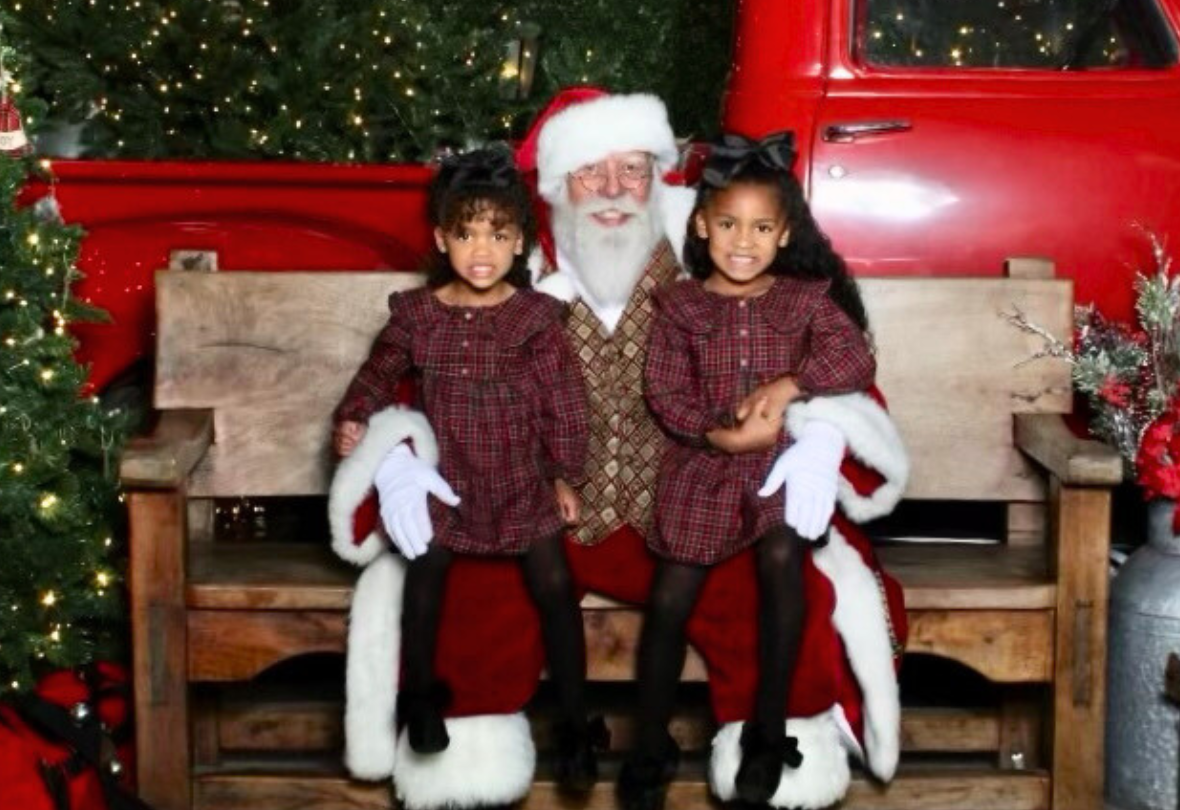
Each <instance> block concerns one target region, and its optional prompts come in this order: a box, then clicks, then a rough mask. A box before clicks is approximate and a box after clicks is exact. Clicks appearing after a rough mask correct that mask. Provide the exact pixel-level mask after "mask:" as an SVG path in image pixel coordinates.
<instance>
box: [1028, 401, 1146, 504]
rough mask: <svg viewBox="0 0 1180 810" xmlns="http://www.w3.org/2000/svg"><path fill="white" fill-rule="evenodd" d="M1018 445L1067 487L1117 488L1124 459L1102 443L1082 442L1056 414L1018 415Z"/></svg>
mask: <svg viewBox="0 0 1180 810" xmlns="http://www.w3.org/2000/svg"><path fill="white" fill-rule="evenodd" d="M1016 446H1017V447H1019V448H1020V449H1021V450H1022V451H1023V452H1024V453H1025V454H1027V455H1028V456H1029V458H1032V459H1034V460H1035V461H1036V462H1037V463H1038V464H1040V465H1041V466H1042V467H1044V468H1045V469H1046V470H1048V471H1049V472H1050V473H1052V474H1053V475H1055V476H1057V478H1059V479H1061V482H1062V483H1064V484H1074V485H1079V486H1115V485H1116V484H1120V483H1122V480H1123V459H1122V456H1120V455H1119V454H1118V451H1116V450H1115V449H1114V448H1113V447H1110V446H1109V445H1105V444H1103V443H1102V442H1096V441H1090V440H1087V439H1079V438H1078V437H1077V436H1074V435H1073V433H1072V432H1071V431H1070V429H1069V427H1068V426H1067V425H1066V424H1065V420H1063V419H1062V418H1061V417H1059V416H1058V415H1056V414H1047V413H1024V414H1017V415H1016Z"/></svg>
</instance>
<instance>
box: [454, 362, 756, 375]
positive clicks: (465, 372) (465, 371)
mask: <svg viewBox="0 0 1180 810" xmlns="http://www.w3.org/2000/svg"><path fill="white" fill-rule="evenodd" d="M745 364H746V363H745V361H744V360H743V361H742V365H745ZM459 373H460V374H462V375H463V376H464V377H466V376H467V369H461V370H460V371H459Z"/></svg>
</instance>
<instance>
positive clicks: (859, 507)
mask: <svg viewBox="0 0 1180 810" xmlns="http://www.w3.org/2000/svg"><path fill="white" fill-rule="evenodd" d="M811 419H818V420H821V421H824V422H828V423H829V424H832V425H834V426H835V427H837V428H839V430H840V432H841V433H843V434H844V438H845V440H846V441H847V442H848V449H849V450H850V451H851V452H852V455H853V456H854V457H856V458H857V459H858V460H860V461H861V462H863V463H865V464H867V465H868V466H870V467H872V468H873V469H874V470H876V471H877V472H879V473H881V475H883V476H884V477H885V483H884V484H882V485H881V486H879V487H877V489H875V490H874V491H873V493H872V494H871V495H869V496H867V497H866V496H863V495H858V494H857V492H856V490H855V489H853V487H852V485H851V484H850V483H848V480H847V479H844V478H841V479H840V483H839V492H838V496H837V497H838V498H839V501H840V506H841V508H842V509H843V511H844V514H845V515H847V516H848V518H849V519H850V520H852V521H853V522H855V523H863V522H864V521H866V520H872V519H873V518H878V517H881V516H882V515H887V514H889V513H890V512H891V511H893V507H895V506H897V502H898V501H900V500H901V497H902V494H903V493H904V492H905V487H906V483H907V482H908V481H909V477H910V460H909V456H908V455H907V454H906V450H905V445H904V444H903V443H902V440H901V434H899V433H898V432H897V426H896V425H894V424H893V420H892V419H891V418H890V417H889V413H888V412H887V411H886V410H885V409H884V408H882V407H881V406H880V405H879V404H877V401H876V400H874V399H873V398H872V397H870V396H869V395H868V394H842V395H840V396H834V397H816V398H815V399H811V400H808V401H806V402H796V403H793V404H792V405H791V406H790V407H789V408H787V430H788V431H790V432H791V433H793V434H795V435H798V433H799V430H800V429H801V428H802V427H803V424H804V423H805V422H807V421H809V420H811Z"/></svg>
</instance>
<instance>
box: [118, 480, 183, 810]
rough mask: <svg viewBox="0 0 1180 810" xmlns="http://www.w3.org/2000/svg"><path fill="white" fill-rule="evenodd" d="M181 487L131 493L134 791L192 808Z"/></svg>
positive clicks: (170, 809)
mask: <svg viewBox="0 0 1180 810" xmlns="http://www.w3.org/2000/svg"><path fill="white" fill-rule="evenodd" d="M184 504H185V498H184V493H183V492H182V491H176V490H170V491H160V492H138V491H132V492H130V493H128V510H129V516H130V528H131V543H130V545H131V548H130V558H131V559H130V570H129V584H130V592H131V626H132V637H133V642H132V643H133V678H134V684H135V734H136V758H137V761H138V783H139V795H140V797H142V798H143V799H144V801H146V802H148V803H149V804H151V805H152V806H153V807H154V808H156V810H189V809H190V807H191V786H190V753H189V711H188V684H187V681H186V672H187V655H186V650H187V639H186V635H187V632H186V626H185V612H184V591H185V506H184Z"/></svg>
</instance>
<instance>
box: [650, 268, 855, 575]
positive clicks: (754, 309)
mask: <svg viewBox="0 0 1180 810" xmlns="http://www.w3.org/2000/svg"><path fill="white" fill-rule="evenodd" d="M827 287H828V283H827V282H826V281H813V280H802V279H796V278H783V277H780V278H777V279H775V282H774V285H773V286H772V287H771V288H770V289H769V290H768V291H767V292H766V293H765V294H763V295H760V296H757V297H755V298H733V297H727V296H722V295H717V294H715V293H711V292H709V291H708V290H706V289H705V288H704V286H703V285H702V284H701V282H700V281H696V280H692V281H684V282H681V283H679V284H676V285H674V286H672V287H669V288H667V289H665V290H661V291H660V292H659V293H657V297H656V306H657V317H656V322H655V325H654V327H653V328H652V334H651V344H650V345H649V347H648V350H647V364H646V366H645V368H644V385H645V394H646V397H647V401H648V404H649V405H650V406H651V409H652V411H654V412H655V415H656V418H657V419H658V420H659V421H660V424H662V425H663V427H664V429H665V430H666V431H668V433H669V434H671V436H672V438H673V442H672V444H671V446H670V448H669V450H668V451H667V453H666V455H665V456H664V459H663V464H662V466H661V468H660V479H659V483H658V485H657V488H656V520H655V523H656V525H655V531H653V532H651V534H650V535H649V536H648V545H649V546H650V547H651V549H652V551H654V552H655V553H656V554H658V555H659V556H661V557H665V558H668V559H671V560H675V561H677V562H682V563H692V564H697V565H713V564H715V563H718V562H721V561H722V560H724V559H726V558H728V557H731V556H733V555H734V554H736V553H737V552H739V551H741V550H742V549H745V548H747V547H748V546H750V545H752V544H753V543H754V542H755V541H756V540H757V539H758V538H759V537H761V536H763V535H764V534H766V532H767V531H769V530H770V529H772V528H775V527H777V526H782V525H783V497H784V496H783V494H782V491H781V490H780V491H779V493H777V494H776V495H775V496H773V497H770V498H761V497H759V496H758V489H759V488H760V487H761V486H762V482H763V480H764V479H765V477H766V474H767V473H768V472H769V471H770V466H771V464H773V462H774V460H775V458H777V457H778V455H779V454H780V453H782V452H783V450H785V449H786V447H787V445H788V441H787V439H786V437H782V438H780V439H779V442H778V444H777V445H776V446H775V447H773V448H771V449H769V450H765V451H762V452H758V453H744V454H741V455H729V454H728V453H723V452H721V451H720V450H716V449H715V448H713V447H712V446H711V445H710V444H709V443H708V441H707V440H706V439H705V434H706V433H707V432H708V431H710V430H712V429H714V428H717V427H723V426H728V425H732V424H733V414H734V412H735V410H736V409H737V406H738V404H739V403H740V402H741V400H742V399H743V398H745V396H746V395H748V394H749V393H751V392H752V391H753V390H754V389H755V388H757V387H758V386H759V385H762V384H763V383H766V382H770V381H771V380H774V379H776V378H778V377H782V376H784V375H787V374H792V375H795V377H796V378H797V381H798V384H799V386H800V388H801V389H803V391H804V392H806V394H808V395H812V394H840V393H847V392H849V391H857V390H862V389H864V388H867V387H868V386H869V385H870V384H871V383H872V381H873V375H874V373H875V371H876V362H875V360H874V359H873V354H872V351H871V350H870V348H869V345H868V342H867V341H866V339H865V336H864V334H863V333H862V332H861V330H860V329H859V328H858V327H857V326H856V324H854V323H853V322H852V320H851V319H850V318H849V317H848V316H847V315H846V314H845V313H844V312H843V310H841V309H840V308H839V307H838V306H837V305H836V304H835V303H834V302H833V301H832V299H831V298H830V297H829V296H828V295H827Z"/></svg>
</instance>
